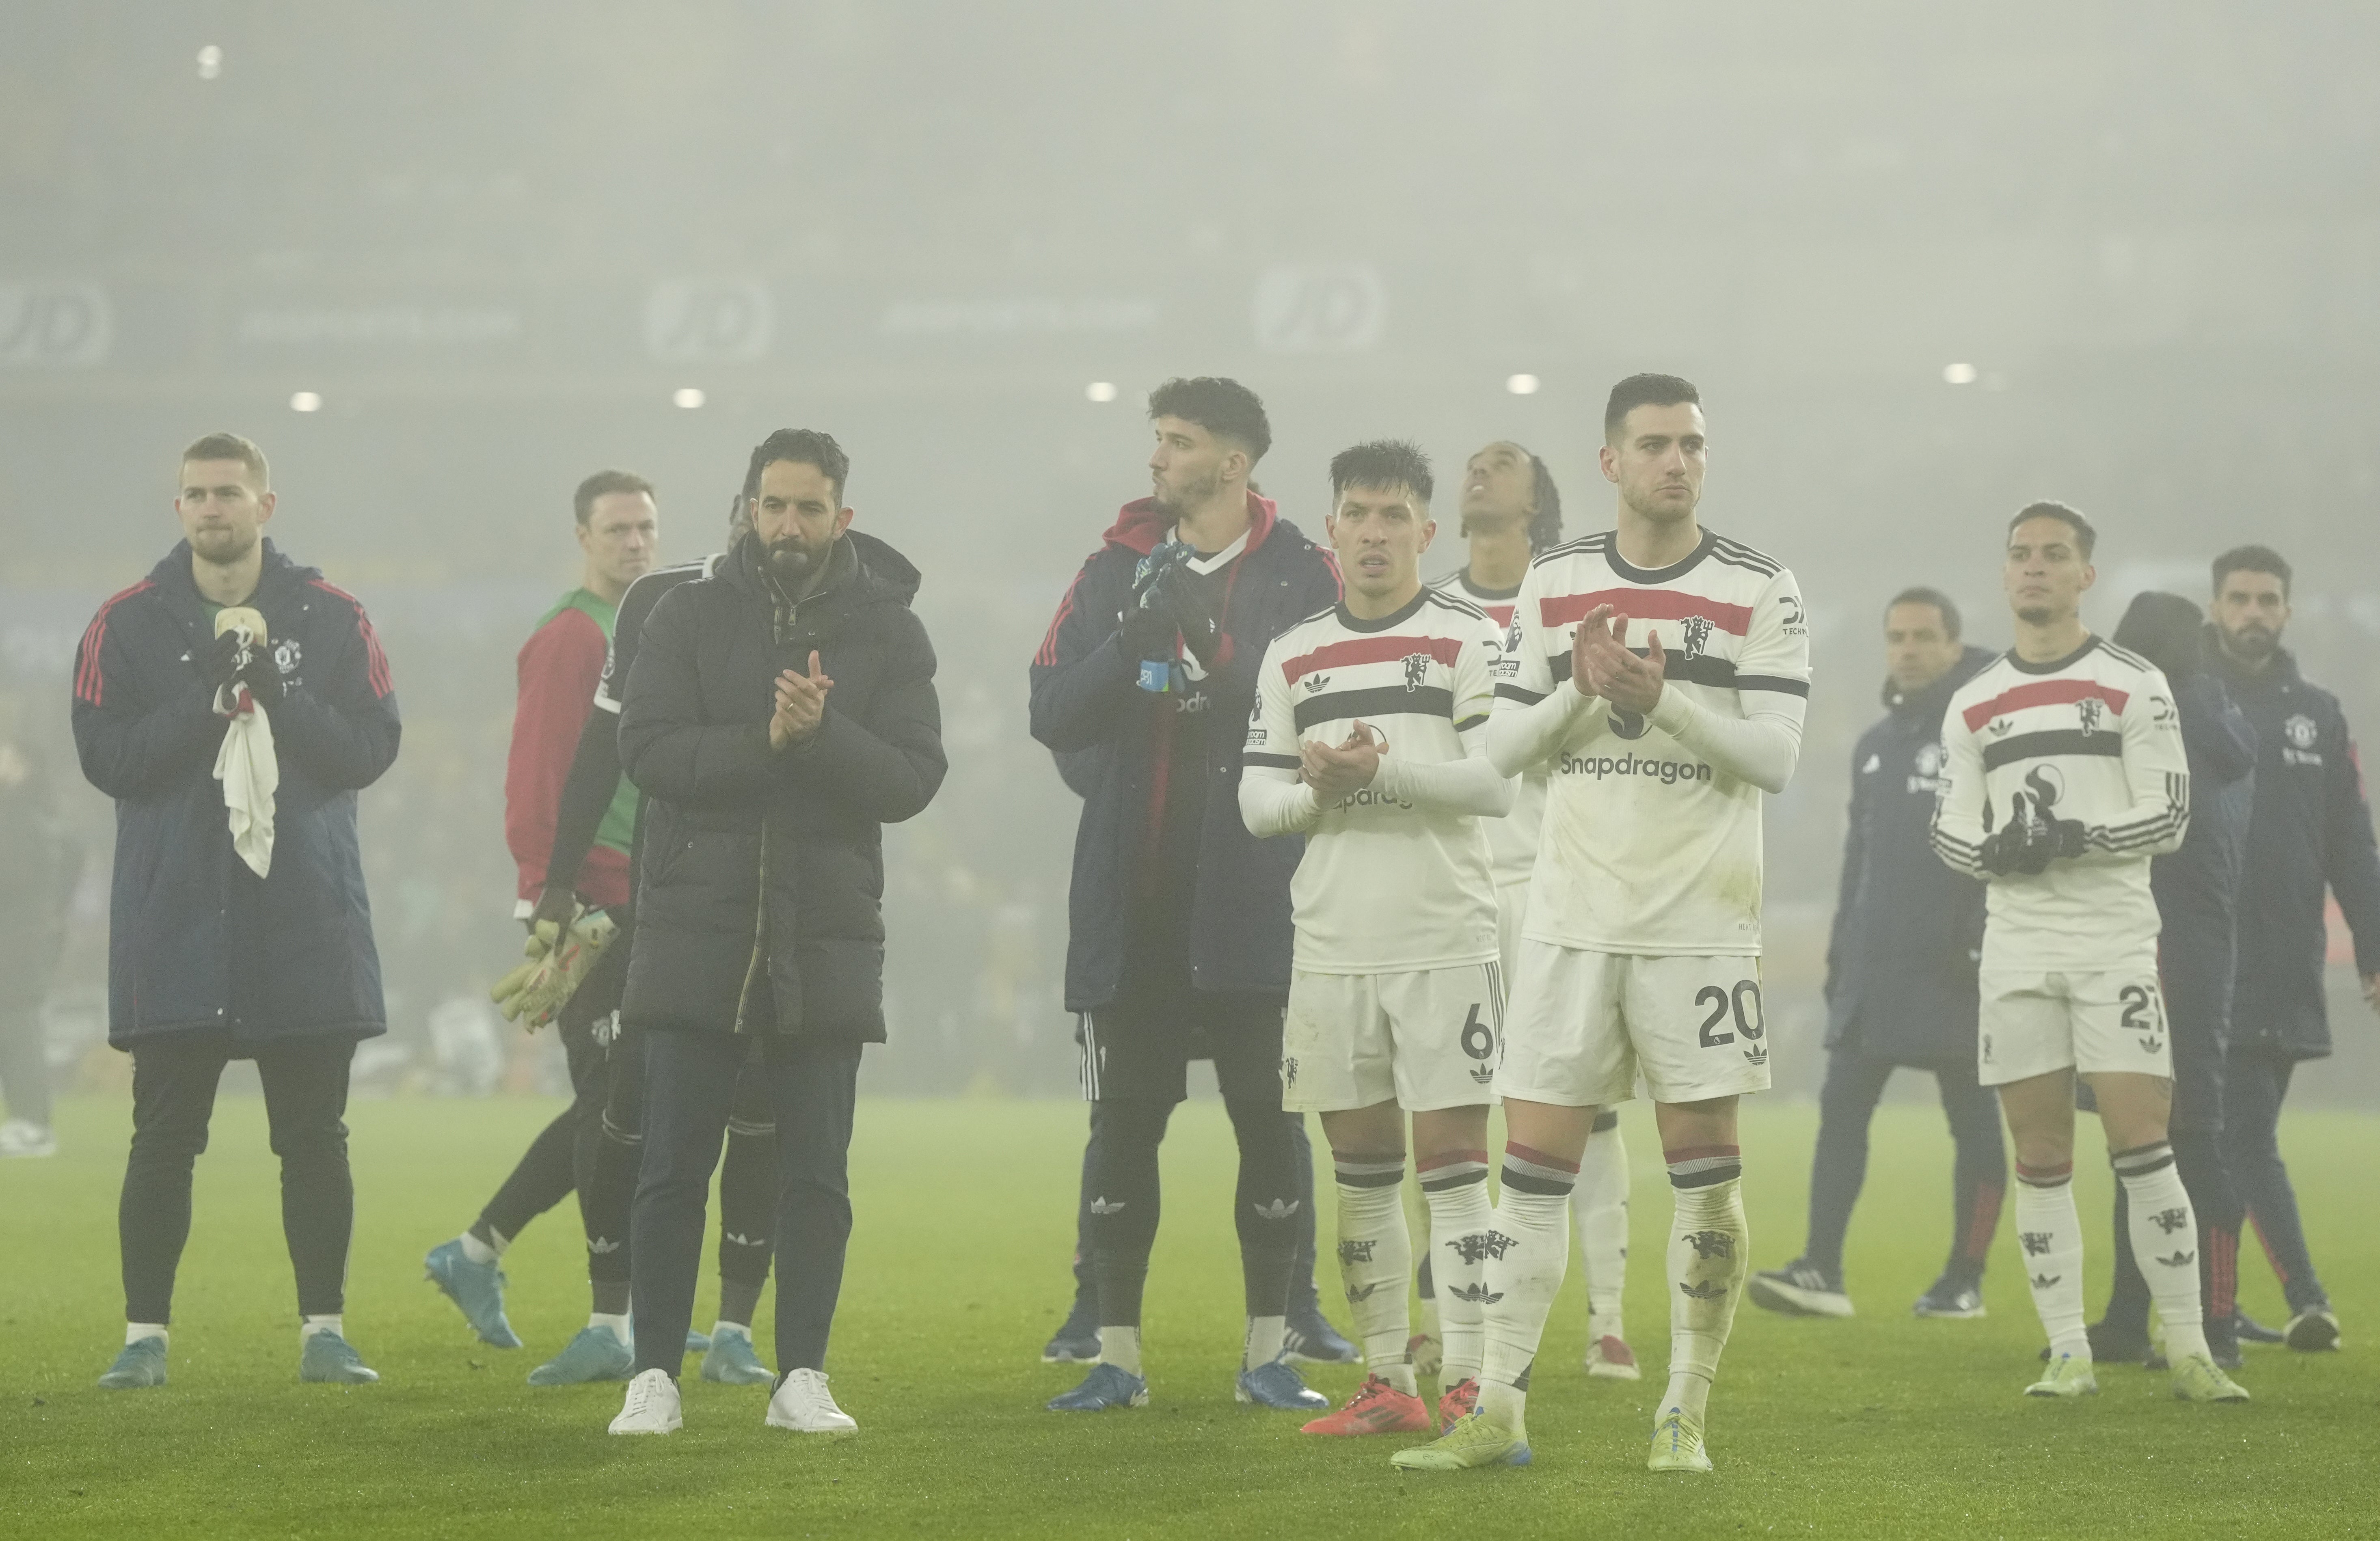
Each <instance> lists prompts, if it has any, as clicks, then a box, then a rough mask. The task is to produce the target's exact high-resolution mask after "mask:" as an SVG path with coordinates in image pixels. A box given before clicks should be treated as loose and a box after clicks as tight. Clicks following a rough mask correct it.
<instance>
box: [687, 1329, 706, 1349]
mask: <svg viewBox="0 0 2380 1541" xmlns="http://www.w3.org/2000/svg"><path fill="white" fill-rule="evenodd" d="M686 1353H710V1334H709V1333H707V1332H697V1331H696V1330H695V1329H692V1328H690V1327H689V1328H687V1329H686Z"/></svg>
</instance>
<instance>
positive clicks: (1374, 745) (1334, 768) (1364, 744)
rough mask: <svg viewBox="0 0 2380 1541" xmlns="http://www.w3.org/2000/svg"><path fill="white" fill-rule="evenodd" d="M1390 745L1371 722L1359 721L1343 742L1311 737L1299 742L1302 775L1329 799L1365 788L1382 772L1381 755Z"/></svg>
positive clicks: (1317, 792)
mask: <svg viewBox="0 0 2380 1541" xmlns="http://www.w3.org/2000/svg"><path fill="white" fill-rule="evenodd" d="M1388 747H1389V741H1388V740H1387V739H1386V738H1384V737H1382V736H1381V735H1380V734H1378V732H1377V731H1375V730H1374V729H1373V727H1372V725H1371V724H1370V723H1369V722H1357V723H1356V724H1355V725H1354V727H1353V728H1352V729H1350V730H1349V732H1348V734H1347V740H1346V742H1345V743H1343V744H1339V745H1330V744H1322V743H1316V742H1311V741H1309V742H1305V743H1301V744H1300V745H1298V746H1297V758H1298V771H1297V773H1298V779H1299V780H1301V781H1303V782H1305V784H1306V785H1308V786H1310V787H1312V788H1314V793H1315V795H1316V796H1318V797H1320V798H1321V799H1322V800H1323V801H1325V802H1330V801H1334V800H1336V799H1338V798H1341V797H1344V796H1347V795H1350V794H1351V793H1356V792H1361V791H1363V790H1364V788H1366V787H1367V786H1369V785H1371V784H1372V778H1373V777H1374V776H1376V775H1378V773H1379V770H1380V756H1381V755H1383V754H1385V753H1387V752H1388Z"/></svg>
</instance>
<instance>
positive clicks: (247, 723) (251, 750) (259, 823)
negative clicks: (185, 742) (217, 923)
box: [215, 685, 281, 878]
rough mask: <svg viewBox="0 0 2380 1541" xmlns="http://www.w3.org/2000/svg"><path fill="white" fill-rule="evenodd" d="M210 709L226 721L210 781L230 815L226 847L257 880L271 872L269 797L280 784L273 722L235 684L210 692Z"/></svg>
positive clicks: (279, 769) (279, 767) (271, 801)
mask: <svg viewBox="0 0 2380 1541" xmlns="http://www.w3.org/2000/svg"><path fill="white" fill-rule="evenodd" d="M215 710H217V711H220V712H222V713H224V715H225V716H227V717H229V718H230V719H231V723H230V725H229V726H228V727H226V728H225V730H224V736H223V747H222V748H220V749H218V750H216V751H215V780H217V781H219V782H221V783H223V800H224V807H225V809H226V810H227V811H228V812H229V813H230V815H231V848H232V849H233V850H235V851H237V852H238V853H239V859H240V860H242V861H244V862H246V863H248V865H249V868H250V869H252V870H253V871H254V872H255V873H256V875H257V876H258V877H260V878H262V877H266V876H269V875H270V873H271V871H272V868H273V793H274V792H275V791H277V790H279V788H280V786H281V761H280V759H279V758H277V757H276V756H275V755H274V754H273V720H272V719H271V718H269V717H267V716H266V715H265V714H264V713H263V712H261V711H260V710H257V705H256V702H255V701H254V700H252V699H250V698H249V694H248V691H247V690H246V689H244V688H243V687H241V686H237V685H227V686H224V687H223V688H222V689H221V690H219V691H217V692H216V693H215Z"/></svg>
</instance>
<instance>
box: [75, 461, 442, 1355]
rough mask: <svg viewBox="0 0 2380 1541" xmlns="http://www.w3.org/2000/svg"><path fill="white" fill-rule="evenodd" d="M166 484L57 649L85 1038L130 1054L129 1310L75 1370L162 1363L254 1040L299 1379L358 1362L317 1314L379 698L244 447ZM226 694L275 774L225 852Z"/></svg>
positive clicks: (375, 983) (363, 622)
mask: <svg viewBox="0 0 2380 1541" xmlns="http://www.w3.org/2000/svg"><path fill="white" fill-rule="evenodd" d="M180 487H181V495H180V496H179V497H178V498H177V499H176V500H175V504H174V506H175V510H176V513H177V514H179V515H180V516H181V521H182V531H183V536H184V540H183V541H182V543H181V544H180V545H177V546H176V547H175V548H174V549H173V551H171V552H168V553H167V554H166V556H165V559H164V561H162V562H160V563H158V564H157V565H156V567H155V568H154V569H153V570H152V571H151V573H150V575H149V576H148V577H147V578H146V579H145V580H143V581H142V582H140V583H137V584H135V585H133V586H132V587H131V588H128V589H126V590H125V591H124V592H122V593H121V594H118V595H116V596H115V598H114V599H112V600H110V601H107V602H106V603H105V604H103V605H102V606H100V608H99V613H98V614H97V615H95V616H93V617H92V618H91V628H90V630H88V631H86V632H85V633H84V634H83V638H82V647H81V648H80V649H79V651H78V653H77V654H76V659H75V684H74V734H75V746H76V748H77V749H78V750H79V752H80V754H81V758H82V771H83V774H84V775H85V776H86V777H88V778H89V779H90V781H91V784H92V785H93V786H95V787H97V788H99V789H100V790H101V791H102V792H104V793H106V794H107V795H109V796H111V797H113V798H115V883H114V887H113V893H112V898H111V900H110V912H109V923H108V988H107V998H108V1008H107V1014H108V1025H107V1039H108V1042H110V1043H111V1044H113V1045H115V1047H116V1048H118V1049H122V1050H128V1051H130V1053H131V1055H132V1156H131V1159H130V1160H129V1161H128V1163H127V1164H126V1167H125V1170H124V1199H123V1207H122V1209H121V1212H120V1214H119V1216H118V1220H119V1229H120V1230H121V1232H122V1244H123V1250H124V1294H125V1315H126V1317H127V1319H128V1322H129V1324H130V1325H129V1326H128V1329H127V1330H126V1337H125V1347H124V1352H123V1353H122V1354H120V1355H119V1356H118V1357H117V1359H116V1361H115V1365H114V1366H113V1367H112V1368H110V1369H109V1370H108V1372H107V1374H106V1375H104V1376H103V1377H101V1378H100V1384H101V1385H102V1386H105V1387H108V1388H110V1389H131V1388H136V1387H144V1386H160V1385H163V1384H164V1380H165V1329H166V1325H167V1321H168V1319H169V1318H168V1313H169V1311H170V1310H171V1308H172V1304H173V1297H174V1276H175V1271H176V1268H177V1267H178V1266H179V1264H180V1261H181V1256H182V1244H183V1243H184V1241H185V1240H187V1239H188V1235H189V1232H190V1172H191V1167H192V1165H193V1163H195V1162H196V1160H197V1159H198V1155H199V1152H200V1151H201V1150H204V1149H205V1148H206V1147H207V1122H208V1120H209V1118H210V1117H211V1115H212V1111H213V1109H214V1100H215V1086H216V1085H217V1083H218V1082H219V1081H220V1080H221V1079H222V1076H223V1070H224V1066H225V1063H227V1062H230V1061H232V1060H254V1061H255V1062H256V1068H257V1073H258V1074H259V1075H260V1076H261V1078H262V1080H263V1083H264V1109H265V1114H266V1117H267V1119H268V1121H269V1122H270V1123H271V1125H272V1131H273V1153H274V1154H275V1155H277V1156H279V1157H280V1158H281V1223H282V1229H283V1230H284V1231H285V1232H287V1233H288V1240H289V1260H290V1262H291V1264H292V1265H293V1266H294V1267H295V1268H296V1271H297V1311H298V1315H299V1317H300V1318H301V1321H302V1326H301V1328H300V1333H301V1338H300V1342H301V1349H300V1354H299V1360H298V1373H299V1376H300V1377H301V1378H303V1379H307V1380H318V1381H331V1382H344V1383H359V1382H364V1381H370V1380H375V1379H377V1378H379V1377H376V1376H375V1375H373V1373H372V1372H371V1371H370V1370H369V1369H367V1368H365V1367H364V1365H363V1362H362V1360H361V1359H359V1358H358V1356H357V1354H356V1351H355V1350H354V1349H353V1348H351V1347H349V1346H348V1344H347V1342H346V1338H345V1336H344V1334H343V1331H342V1328H343V1325H344V1324H343V1323H342V1321H341V1312H342V1310H343V1302H344V1300H345V1296H346V1274H347V1243H348V1239H349V1233H350V1232H352V1230H353V1229H354V1220H355V1183H354V1182H353V1180H352V1179H351V1178H350V1177H349V1175H348V1171H347V1126H346V1123H345V1122H342V1120H344V1119H345V1117H346V1107H347V1064H348V1062H349V1061H350V1060H351V1059H352V1058H353V1057H354V1055H355V1048H356V1044H357V1042H358V1040H360V1039H363V1038H369V1037H377V1036H379V1035H380V1034H382V1033H384V1032H386V1031H387V1030H388V1013H387V1011H386V1009H385V1008H384V1007H383V1004H382V1001H381V989H380V954H379V953H378V952H377V951H376V950H375V949H374V948H373V946H372V933H371V904H370V901H369V900H368V899H366V898H365V896H364V874H363V862H362V858H361V856H360V855H359V854H358V849H357V844H356V793H357V792H358V790H359V789H360V788H363V787H367V786H370V784H371V783H374V782H376V781H378V780H379V779H380V777H381V773H382V772H383V771H386V770H387V769H388V768H389V766H390V765H391V764H392V763H393V762H394V761H395V758H396V744H397V736H398V725H397V715H396V696H395V687H394V686H392V685H391V683H390V681H389V673H388V660H387V659H386V658H384V657H383V656H382V653H381V650H380V641H379V639H378V638H377V637H374V636H373V635H372V628H371V623H370V621H369V620H367V619H366V618H365V616H364V609H363V606H362V605H361V604H359V603H358V602H357V601H356V598H355V596H354V595H352V594H347V593H345V592H342V591H341V590H339V589H337V588H332V587H331V586H330V585H329V584H327V583H325V582H323V581H322V574H321V573H319V572H317V571H316V570H315V569H313V568H311V567H300V566H298V565H297V564H296V563H294V562H292V561H290V560H289V558H287V557H286V556H284V555H283V554H282V553H281V552H278V551H276V550H275V549H274V548H273V542H272V541H270V540H265V539H264V536H263V527H264V525H265V522H266V521H267V520H269V519H271V518H272V517H273V502H274V500H273V491H272V490H271V488H272V482H271V479H270V474H269V472H268V471H267V468H266V467H265V462H264V454H263V452H262V451H261V450H259V449H258V448H257V447H256V446H255V445H254V444H252V443H249V441H247V440H246V439H243V438H240V437H239V436H238V435H237V434H230V433H214V434H209V435H208V436H207V437H205V438H203V439H200V440H199V441H198V442H197V443H193V444H192V445H190V447H189V448H188V449H187V450H185V451H184V452H183V455H182V474H181V482H180ZM234 606H238V607H244V608H246V609H249V610H252V611H254V612H256V613H258V614H259V615H261V617H262V619H263V623H264V630H265V636H264V639H263V645H262V646H261V647H255V648H251V649H247V650H246V651H245V652H243V651H241V650H240V649H239V646H238V642H237V633H236V632H228V631H227V632H226V633H225V635H224V636H222V637H217V636H216V635H215V617H216V616H217V615H218V614H219V613H222V612H224V611H225V610H226V609H228V608H230V607H234ZM251 704H252V706H253V708H254V710H259V711H261V713H262V714H263V722H262V723H261V724H243V726H242V729H241V731H242V732H243V733H246V734H250V735H251V736H254V735H255V734H257V733H258V732H259V730H261V728H264V727H269V728H270V731H271V744H272V751H273V760H274V762H275V764H276V765H277V769H278V773H279V778H280V779H279V784H278V786H277V787H275V788H273V790H272V791H271V792H270V793H269V794H268V796H269V799H270V805H271V808H272V819H271V823H270V835H269V838H268V839H266V840H265V842H264V843H263V850H262V852H261V855H258V854H257V847H256V844H255V843H254V830H253V828H252V829H251V833H250V839H249V843H247V849H246V851H245V852H238V851H235V849H234V845H233V836H232V831H231V825H230V822H229V816H228V814H227V812H226V809H225V803H224V783H223V782H221V781H219V780H217V779H216V774H215V771H216V766H217V758H216V756H217V753H218V751H219V750H220V749H221V748H222V747H223V746H224V738H225V732H226V727H227V724H228V723H229V722H230V721H231V720H232V718H233V717H234V716H237V715H239V714H241V713H243V712H245V711H247V710H249V709H250V706H251ZM236 773H237V772H235V774H236ZM244 856H246V857H247V858H248V859H243V858H244ZM260 866H261V867H262V868H264V870H263V871H262V872H261V873H260V872H259V871H258V870H257V868H258V867H260Z"/></svg>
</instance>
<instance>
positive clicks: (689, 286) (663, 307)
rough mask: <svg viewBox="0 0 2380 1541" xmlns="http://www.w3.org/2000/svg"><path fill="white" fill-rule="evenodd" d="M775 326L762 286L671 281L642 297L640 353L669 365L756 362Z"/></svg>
mask: <svg viewBox="0 0 2380 1541" xmlns="http://www.w3.org/2000/svg"><path fill="white" fill-rule="evenodd" d="M776 322H777V307H776V302H775V299H774V297H772V296H771V294H770V293H769V286H768V285H766V284H756V283H741V282H735V281H711V280H686V279H674V280H671V281H670V282H667V283H662V284H656V285H653V289H652V293H650V295H647V296H646V297H645V350H646V351H647V352H648V353H650V354H651V355H652V356H653V357H654V358H658V359H661V360H662V361H664V362H670V363H710V362H719V361H727V362H741V361H746V360H749V359H754V358H762V357H765V356H766V355H767V353H768V351H769V339H770V337H771V334H773V333H774V332H775V330H776Z"/></svg>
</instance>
